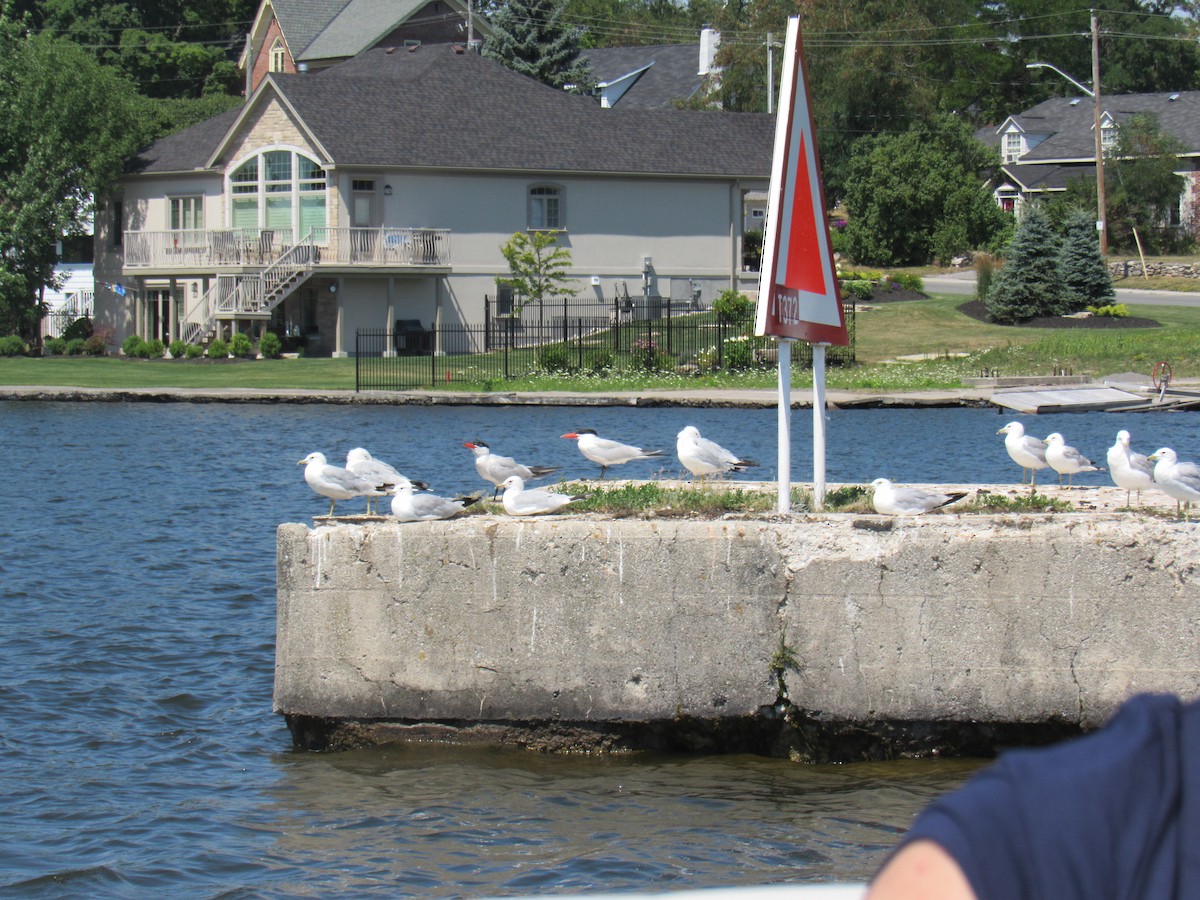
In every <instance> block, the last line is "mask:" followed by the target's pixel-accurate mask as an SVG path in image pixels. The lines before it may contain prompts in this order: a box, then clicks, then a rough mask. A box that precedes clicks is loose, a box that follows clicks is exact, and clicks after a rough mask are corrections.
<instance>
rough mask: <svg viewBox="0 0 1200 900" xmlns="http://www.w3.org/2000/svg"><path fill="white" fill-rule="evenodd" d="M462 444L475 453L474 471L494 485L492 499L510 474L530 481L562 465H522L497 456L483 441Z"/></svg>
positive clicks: (505, 457) (509, 458)
mask: <svg viewBox="0 0 1200 900" xmlns="http://www.w3.org/2000/svg"><path fill="white" fill-rule="evenodd" d="M463 446H464V447H466V448H467V449H468V450H470V451H471V452H472V453H474V454H475V471H476V472H478V473H479V474H480V476H481V477H482V478H483V480H484V481H490V482H491V483H492V484H493V485H494V486H495V490H493V491H492V499H493V500H495V499H496V497H497V496H498V495H499V494H500V488H501V487H502V486H503V485H504V479H506V478H508V477H509V476H510V475H517V476H519V477H520V478H521V480H522V481H532V480H533V479H534V478H544V477H545V476H547V475H549V474H551V473H553V472H557V471H558V470H559V469H561V468H562V466H525V465H522V464H521V463H519V462H517V461H516V460H515V459H513V458H512V457H511V456H498V455H497V454H495V453H493V452H492V448H491V447H489V446H488V445H487V444H485V443H484V442H483V441H467V442H466V443H465V444H463Z"/></svg>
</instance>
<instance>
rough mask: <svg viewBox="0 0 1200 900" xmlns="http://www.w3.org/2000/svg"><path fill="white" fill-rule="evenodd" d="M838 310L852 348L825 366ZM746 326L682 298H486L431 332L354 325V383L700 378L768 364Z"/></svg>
mask: <svg viewBox="0 0 1200 900" xmlns="http://www.w3.org/2000/svg"><path fill="white" fill-rule="evenodd" d="M844 312H845V315H846V324H847V328H848V329H849V332H850V345H849V346H848V347H830V348H829V350H828V352H827V354H826V358H827V361H828V362H829V364H830V365H848V364H851V363H853V362H854V317H855V312H854V304H853V302H848V303H846V304H845V306H844ZM746 331H747V326H746V325H745V324H744V323H730V322H725V321H722V320H721V319H720V318H719V317H718V316H717V315H716V314H715V313H713V312H712V311H711V310H704V309H699V308H697V305H696V304H695V303H694V301H690V300H672V299H669V298H665V297H637V298H628V297H620V298H617V299H615V300H607V301H606V300H597V301H592V302H586V301H585V302H579V301H568V300H562V301H554V302H547V303H543V304H540V305H538V306H536V307H531V306H528V305H527V306H525V307H524V308H523V309H517V308H514V307H512V306H511V305H508V304H505V303H504V302H503V301H501V302H499V303H498V302H497V300H496V299H494V298H491V297H489V298H487V301H486V305H485V315H484V322H483V323H482V324H479V325H443V326H442V327H440V328H437V329H434V328H432V327H430V328H426V327H424V325H423V323H421V322H419V321H417V320H404V319H402V320H398V321H397V323H396V328H394V329H391V330H388V329H366V330H359V331H357V332H356V334H355V356H356V359H357V362H356V367H355V385H356V389H357V390H360V391H389V390H404V389H406V388H418V387H426V386H431V385H434V384H453V383H471V384H482V383H488V382H493V383H494V382H499V381H503V380H505V379H510V378H522V377H526V376H530V375H534V374H549V375H554V374H562V375H567V374H575V373H585V374H590V375H596V376H603V375H605V374H610V373H618V372H642V373H647V374H653V373H663V372H678V373H681V374H702V373H705V372H710V371H713V370H745V369H749V368H753V367H755V366H773V365H774V364H775V349H774V348H775V345H774V342H773V341H772V340H771V339H770V338H758V337H754V336H750V335H747V334H746ZM811 362H812V348H811V347H810V346H809V345H808V344H805V343H797V344H795V345H794V347H793V350H792V364H793V366H797V367H799V366H806V365H810V364H811Z"/></svg>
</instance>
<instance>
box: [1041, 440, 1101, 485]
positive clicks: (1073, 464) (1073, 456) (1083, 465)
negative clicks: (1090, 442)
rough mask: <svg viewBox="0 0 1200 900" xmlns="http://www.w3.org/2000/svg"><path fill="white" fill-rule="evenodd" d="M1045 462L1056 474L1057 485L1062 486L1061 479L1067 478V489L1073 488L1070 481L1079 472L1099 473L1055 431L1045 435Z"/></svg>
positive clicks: (1090, 462)
mask: <svg viewBox="0 0 1200 900" xmlns="http://www.w3.org/2000/svg"><path fill="white" fill-rule="evenodd" d="M1045 443H1046V462H1048V463H1049V464H1050V468H1052V469H1053V470H1054V471H1055V472H1057V473H1058V483H1059V485H1060V486H1061V485H1062V477H1063V476H1064V475H1066V476H1067V487H1068V488H1070V487H1073V485H1072V483H1071V479H1072V478H1073V477H1074V476H1075V475H1078V474H1079V473H1080V472H1099V471H1100V469H1099V467H1097V466H1094V465H1092V461H1091V460H1090V459H1088V458H1087V457H1086V456H1084V455H1083V454H1082V453H1080V452H1079V451H1078V450H1076V449H1075V448H1074V447H1072V446H1070V445H1069V444H1068V443H1067V441H1066V439H1065V438H1064V437H1063V436H1062V435H1061V434H1059V433H1058V432H1057V431H1055V432H1052V433H1051V434H1048V435H1046V441H1045Z"/></svg>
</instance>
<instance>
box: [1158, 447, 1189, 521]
mask: <svg viewBox="0 0 1200 900" xmlns="http://www.w3.org/2000/svg"><path fill="white" fill-rule="evenodd" d="M1146 458H1147V459H1153V460H1157V462H1155V464H1154V482H1155V484H1157V485H1158V488H1159V490H1161V491H1162V492H1163V493H1164V494H1166V495H1167V496H1168V497H1174V498H1175V511H1176V512H1177V513H1180V514H1182V516H1183V520H1184V521H1185V522H1186V521H1187V518H1188V506H1189V505H1190V504H1192V503H1195V502H1197V501H1200V466H1198V465H1196V464H1195V463H1192V462H1180V461H1179V457H1178V455H1177V454H1176V453H1175V451H1174V450H1172V449H1171V448H1170V447H1161V448H1159V449H1158V450H1155V451H1154V452H1153V453H1151V454H1150V455H1149V456H1148V457H1146ZM1180 504H1182V506H1181V505H1180Z"/></svg>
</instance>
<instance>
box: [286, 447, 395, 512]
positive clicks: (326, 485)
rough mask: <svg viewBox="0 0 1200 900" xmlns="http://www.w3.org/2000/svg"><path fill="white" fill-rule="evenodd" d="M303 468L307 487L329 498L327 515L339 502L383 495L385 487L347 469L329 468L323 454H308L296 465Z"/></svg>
mask: <svg viewBox="0 0 1200 900" xmlns="http://www.w3.org/2000/svg"><path fill="white" fill-rule="evenodd" d="M296 465H298V466H304V480H305V481H307V482H308V486H309V487H310V488H312V489H313V490H314V491H316V492H317V493H318V494H320V495H321V496H322V497H328V498H329V515H331V516H332V515H333V507H334V505H335V504H336V503H337V501H339V500H350V499H352V498H354V497H365V496H367V495H368V494H375V493H384V492H385V491H384V488H385V485H380V484H373V483H372V482H370V481H367V480H366V479H363V478H359V477H358V476H357V475H355V474H354V473H353V472H351V471H350V470H349V469H342V468H339V467H338V466H331V465H329V463H327V462H326V461H325V454H324V453H310V454H308V456H306V457H304V459H302V460H300V461H299V462H298V463H296Z"/></svg>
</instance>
